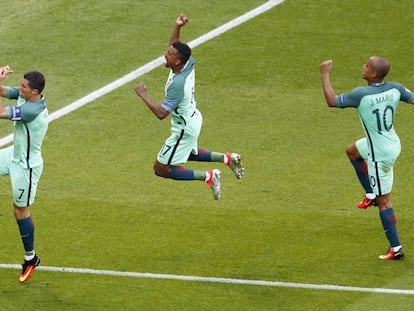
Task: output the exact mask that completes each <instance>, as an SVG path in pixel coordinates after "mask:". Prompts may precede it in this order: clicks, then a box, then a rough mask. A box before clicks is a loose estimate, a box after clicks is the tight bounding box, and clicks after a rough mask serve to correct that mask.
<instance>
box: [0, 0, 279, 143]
mask: <svg viewBox="0 0 414 311" xmlns="http://www.w3.org/2000/svg"><path fill="white" fill-rule="evenodd" d="M282 2H284V0H270V1H268V2H266V3H265V4H263V5H261V6H258V7H257V8H255V9H253V10H251V11H249V12H247V13H245V14H243V15H241V16H239V17H237V18H235V19H233V20H231V21H230V22H227V23H226V24H224V25H222V26H219V27H217V28H215V29H213V30H211V31H210V32H208V33H206V34H204V35H202V36H201V37H199V38H197V39H195V40H193V41H191V42H188V45H189V46H190V47H191V48H194V47H196V46H199V45H200V44H203V43H205V42H207V41H209V40H211V39H213V38H215V37H217V36H219V35H221V34H223V33H224V32H226V31H228V30H230V29H232V28H234V27H237V26H239V25H240V24H242V23H245V22H246V21H248V20H250V19H252V18H254V17H256V16H258V15H260V14H262V13H264V12H266V11H268V10H270V9H272V8H273V7H275V6H277V5H279V4H281V3H282ZM163 63H164V56H160V57H158V58H156V59H154V60H152V61H151V62H149V63H147V64H146V65H144V66H142V67H139V68H138V69H136V70H134V71H132V72H130V73H128V74H126V75H125V76H123V77H121V78H119V79H117V80H115V81H113V82H111V83H109V84H107V85H105V86H103V87H102V88H100V89H97V90H96V91H93V92H92V93H90V94H88V95H86V96H84V97H82V98H80V99H78V100H76V101H74V102H73V103H71V104H69V105H67V106H65V107H63V108H61V109H59V110H57V111H55V112H53V113H51V114H50V115H49V122H52V121H54V120H56V119H59V118H61V117H63V116H65V115H67V114H69V113H71V112H73V111H75V110H77V109H79V108H81V107H83V106H85V105H87V104H89V103H90V102H92V101H94V100H96V99H98V98H100V97H102V96H104V95H106V94H108V93H110V92H112V91H113V90H115V89H117V88H119V87H121V86H123V85H125V84H127V83H129V82H131V81H133V80H135V79H137V78H138V77H140V76H142V75H144V74H146V73H148V72H150V71H152V70H154V69H155V68H157V67H159V66H161V65H162V64H163ZM12 141H13V134H10V135H8V136H5V137H3V138H1V139H0V147H2V146H4V145H7V144H8V143H11V142H12Z"/></svg>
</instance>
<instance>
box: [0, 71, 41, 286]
mask: <svg viewBox="0 0 414 311" xmlns="http://www.w3.org/2000/svg"><path fill="white" fill-rule="evenodd" d="M12 72H13V71H12V70H11V69H10V67H9V66H4V67H1V68H0V83H1V82H2V81H3V80H4V78H5V77H6V76H7V75H8V74H10V73H12ZM44 86H45V78H44V76H43V74H41V73H40V72H37V71H31V72H27V73H25V74H24V76H23V78H22V79H21V82H20V85H19V87H7V86H3V85H0V96H1V97H6V98H9V99H15V100H17V101H16V105H14V106H7V107H5V106H3V105H2V104H1V102H0V119H9V120H11V121H14V143H13V145H12V146H9V147H7V148H3V149H1V150H0V175H1V176H5V175H9V176H10V180H11V187H12V193H13V207H14V216H15V218H16V221H17V226H18V227H19V231H20V235H21V238H22V242H23V246H24V251H25V256H24V263H23V265H22V272H21V274H20V276H19V279H18V281H19V282H20V283H24V282H26V281H28V280H29V279H30V278H31V277H32V275H33V272H34V270H35V268H36V267H37V266H38V265H39V263H40V258H39V256H38V255H37V254H36V252H35V248H34V230H35V226H34V223H33V220H32V216H31V214H30V210H31V207H32V205H33V203H34V200H35V196H36V190H37V186H38V183H39V179H40V176H41V175H42V171H43V159H42V154H41V146H42V142H43V139H44V137H45V135H46V132H47V128H48V119H47V116H48V111H47V108H46V103H45V99H44V97H43V95H42V91H43V88H44Z"/></svg>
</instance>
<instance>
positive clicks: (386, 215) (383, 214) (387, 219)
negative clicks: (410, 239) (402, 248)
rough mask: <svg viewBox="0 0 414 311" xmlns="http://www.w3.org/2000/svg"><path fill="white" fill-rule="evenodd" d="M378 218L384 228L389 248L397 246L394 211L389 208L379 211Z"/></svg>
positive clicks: (398, 242)
mask: <svg viewBox="0 0 414 311" xmlns="http://www.w3.org/2000/svg"><path fill="white" fill-rule="evenodd" d="M380 218H381V222H382V226H383V227H384V232H385V235H386V237H387V239H388V241H389V242H390V245H391V247H396V246H399V245H400V240H399V238H398V232H397V218H396V216H395V213H394V209H393V208H392V207H391V208H387V209H385V210H382V211H380Z"/></svg>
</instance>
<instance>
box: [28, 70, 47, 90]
mask: <svg viewBox="0 0 414 311" xmlns="http://www.w3.org/2000/svg"><path fill="white" fill-rule="evenodd" d="M23 78H25V79H26V80H27V81H28V82H29V86H30V87H31V88H32V89H34V90H38V91H39V94H40V93H42V91H43V89H44V88H45V77H44V76H43V74H42V73H40V72H38V71H29V72H26V73H25V74H24V76H23Z"/></svg>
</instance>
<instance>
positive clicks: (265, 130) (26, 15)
mask: <svg viewBox="0 0 414 311" xmlns="http://www.w3.org/2000/svg"><path fill="white" fill-rule="evenodd" d="M114 3H116V5H114ZM262 3H264V1H258V0H239V1H236V0H226V1H196V0H192V1H190V0H188V1H176V0H174V1H158V0H152V1H132V0H118V1H108V0H101V1H77V0H76V1H51V0H47V1H30V0H23V1H15V2H12V1H7V6H8V12H10V14H7V15H6V16H4V17H3V21H2V25H3V27H2V28H1V29H0V35H1V38H2V40H1V42H2V44H1V46H2V52H1V53H2V59H1V61H2V63H4V64H6V63H7V64H9V65H10V66H11V67H12V68H14V69H15V74H14V75H13V76H11V77H9V78H8V79H7V80H6V81H5V83H7V84H11V85H14V84H16V83H18V82H19V79H20V78H21V75H22V74H23V73H24V72H25V71H26V70H31V69H37V70H40V71H42V72H44V73H45V75H46V79H47V82H46V83H47V85H46V89H45V95H46V97H47V101H48V106H49V111H50V112H53V111H56V110H58V109H59V108H62V107H64V106H65V105H67V104H69V103H71V102H73V101H74V100H76V99H79V98H81V97H82V96H85V95H87V94H89V93H90V92H92V91H94V90H96V89H98V88H100V87H102V86H104V85H106V84H107V83H110V82H112V81H113V80H115V79H117V78H119V77H121V76H123V75H125V74H127V73H129V72H131V71H133V70H135V69H136V68H138V67H140V66H142V65H144V64H145V63H147V62H149V61H151V60H153V59H155V58H157V57H159V56H160V55H162V54H163V53H164V51H165V49H166V47H167V43H168V39H169V36H170V34H171V31H172V26H173V22H174V20H175V17H176V15H177V14H178V13H180V12H182V11H183V12H185V13H187V15H188V16H189V17H190V23H189V24H188V26H186V27H185V28H184V29H183V33H182V38H183V40H185V41H191V40H193V39H195V38H197V37H199V36H200V35H202V34H204V33H205V32H207V31H210V30H212V29H214V28H215V27H218V26H220V25H222V24H223V23H225V22H227V21H229V20H231V19H232V18H235V17H237V16H239V15H241V14H243V13H244V12H246V11H248V10H250V9H253V8H255V7H257V6H258V5H260V4H262ZM413 13H414V8H413V6H412V4H411V2H410V1H408V0H401V1H398V2H389V1H385V0H379V1H376V2H375V5H374V4H373V3H370V1H359V0H348V1H339V0H334V1H327V0H313V1H309V0H296V1H293V0H286V2H285V3H283V4H282V5H280V6H277V7H276V8H274V9H272V10H271V11H269V12H267V13H265V14H263V15H261V16H259V17H257V18H255V19H254V20H251V21H249V22H247V23H245V24H243V25H241V26H239V27H238V28H236V29H233V30H231V31H229V32H227V33H225V34H223V35H222V36H220V37H218V38H215V39H214V40H212V41H209V42H206V43H205V44H203V45H201V46H199V47H197V48H195V49H194V50H193V53H194V55H195V57H196V59H197V93H196V99H197V101H198V105H199V108H200V110H201V111H202V112H203V116H204V126H203V130H202V133H201V136H200V140H199V144H200V146H203V147H207V148H209V149H212V150H216V151H228V150H232V151H233V150H234V151H236V152H240V153H241V155H242V157H243V160H244V163H245V166H246V171H247V172H246V177H245V179H243V180H236V179H235V178H234V176H233V175H232V173H231V172H230V170H228V169H226V168H225V167H224V166H219V168H221V169H223V176H222V191H223V194H222V199H220V200H219V201H215V200H213V198H212V194H211V190H210V189H208V188H207V187H206V186H205V185H203V183H201V182H174V181H171V180H165V179H161V178H157V177H155V176H154V175H153V172H152V165H153V162H154V160H155V157H156V154H157V152H158V150H159V148H160V147H161V145H162V143H163V141H164V139H165V138H166V137H167V135H168V134H169V121H165V120H164V121H159V120H158V119H156V118H155V117H154V116H153V115H152V114H151V112H150V111H149V110H148V108H146V107H145V105H144V104H143V103H142V102H141V101H140V100H139V99H138V97H137V96H136V95H135V93H134V90H133V88H134V85H135V84H136V83H137V82H138V81H143V82H145V83H146V84H147V86H148V88H149V92H150V95H151V96H152V97H153V98H154V99H156V100H158V101H161V99H162V97H163V90H164V83H165V79H166V77H167V74H168V70H167V69H165V68H163V66H161V67H159V68H157V69H155V70H153V71H152V72H150V73H148V74H147V75H145V76H144V77H141V78H139V79H137V81H134V82H131V83H128V84H127V85H125V86H122V87H120V88H119V89H117V90H115V91H113V92H112V93H110V94H108V95H106V96H104V97H102V98H99V99H97V100H96V101H94V102H93V103H90V104H89V105H87V106H85V107H83V108H82V109H80V110H77V111H75V112H73V113H71V114H69V115H67V116H65V117H64V118H62V119H59V120H56V121H54V122H52V123H51V124H50V128H49V132H48V135H47V138H46V140H45V143H44V148H43V151H44V159H45V170H44V175H43V177H42V180H41V183H40V186H39V189H38V196H37V200H36V203H35V206H34V208H33V217H34V220H35V223H36V249H37V251H38V253H39V255H40V256H41V259H42V265H44V266H54V267H75V268H91V269H103V270H116V271H130V272H150V273H159V274H173V275H192V276H204V277H222V278H235V279H246V280H266V281H280V282H293V283H295V282H297V283H305V284H331V285H344V286H354V287H368V288H381V287H383V288H395V289H414V281H413V279H414V278H413V276H414V271H413V268H412V267H413V264H414V260H413V259H412V258H413V257H412V255H411V254H413V253H414V251H413V249H414V243H413V241H412V237H411V230H412V223H413V221H414V213H413V210H412V209H411V202H412V201H413V198H414V197H413V194H412V191H411V185H412V184H413V183H414V177H413V175H412V173H411V171H412V169H411V168H412V160H411V159H412V156H411V155H412V150H413V149H414V138H413V137H412V126H411V124H412V119H413V117H414V110H411V108H412V107H409V106H407V105H404V104H401V106H400V108H399V111H398V115H397V121H396V128H397V131H398V132H399V134H400V137H401V140H402V145H403V150H402V154H401V156H400V158H399V160H398V161H397V164H396V166H395V178H396V179H395V183H394V194H393V200H394V202H395V204H394V205H395V209H396V213H397V217H398V221H399V223H398V228H399V231H400V237H401V240H402V243H403V244H404V247H405V249H406V253H407V257H406V258H405V259H404V261H401V262H380V261H379V260H378V259H377V256H378V255H379V254H380V253H381V252H384V251H385V250H386V248H387V242H386V239H385V236H384V234H383V232H382V228H381V224H380V221H379V218H378V212H377V211H376V210H375V209H368V210H366V211H360V210H357V209H356V208H355V207H354V206H355V202H356V201H357V200H359V199H360V198H361V196H362V194H363V192H362V189H361V187H360V186H359V185H358V183H357V179H356V177H355V176H354V172H353V169H352V167H351V165H350V164H349V163H348V160H347V159H346V156H345V152H344V150H345V147H346V145H347V144H349V143H351V142H353V141H354V140H355V139H357V138H359V137H361V135H362V130H361V128H360V125H359V121H358V119H357V116H356V112H355V111H352V110H349V111H348V110H341V111H340V110H330V109H329V108H328V107H327V106H326V104H325V103H324V99H323V96H322V91H321V83H320V78H319V63H320V62H322V61H323V60H325V59H328V58H332V59H333V60H334V70H333V72H332V83H333V86H334V87H335V89H336V90H337V91H338V92H344V91H348V90H350V89H351V88H353V87H355V86H358V85H363V84H364V81H363V80H362V79H361V76H360V72H361V68H362V65H363V63H364V61H365V60H366V59H367V58H368V57H369V56H370V55H372V54H380V55H383V56H385V57H387V58H389V59H390V60H391V62H392V71H391V73H390V77H389V79H391V80H397V81H400V82H402V83H404V84H406V85H407V86H411V88H414V79H413V77H412V70H411V67H412V62H411V59H410V57H409V55H411V50H410V49H409V42H410V38H412V34H413V31H412V27H411V22H412V16H414V14H413ZM0 65H1V64H0ZM5 103H6V104H7V101H6V102H5ZM11 130H12V124H11V122H7V121H3V122H2V123H1V124H0V135H1V136H5V135H7V134H9V133H10V132H11ZM189 166H191V167H195V168H200V169H207V168H210V167H211V165H209V164H206V163H204V164H200V163H191V164H189ZM0 189H3V191H1V192H0V202H1V206H2V207H1V208H0V228H1V229H0V232H1V233H0V236H1V238H0V263H15V264H16V263H20V261H21V259H22V246H21V242H20V240H19V239H20V238H19V236H18V232H17V226H16V224H15V221H14V218H13V215H12V208H11V201H10V200H11V196H10V184H9V181H8V179H7V177H3V178H2V179H0ZM17 275H18V271H17V270H13V269H0V310H348V311H351V310H352V311H354V310H389V309H390V308H395V309H400V310H404V309H410V307H411V308H413V307H414V297H413V296H408V295H391V294H373V293H362V292H339V291H327V290H310V289H299V288H296V289H295V288H279V287H264V286H252V285H234V284H220V283H203V282H188V281H179V280H157V279H150V278H145V279H144V278H130V277H115V276H100V275H85V274H71V273H59V272H50V271H40V270H39V271H37V272H36V273H35V275H34V277H33V279H32V280H30V282H29V283H28V284H26V285H24V286H21V285H19V284H18V283H17Z"/></svg>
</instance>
